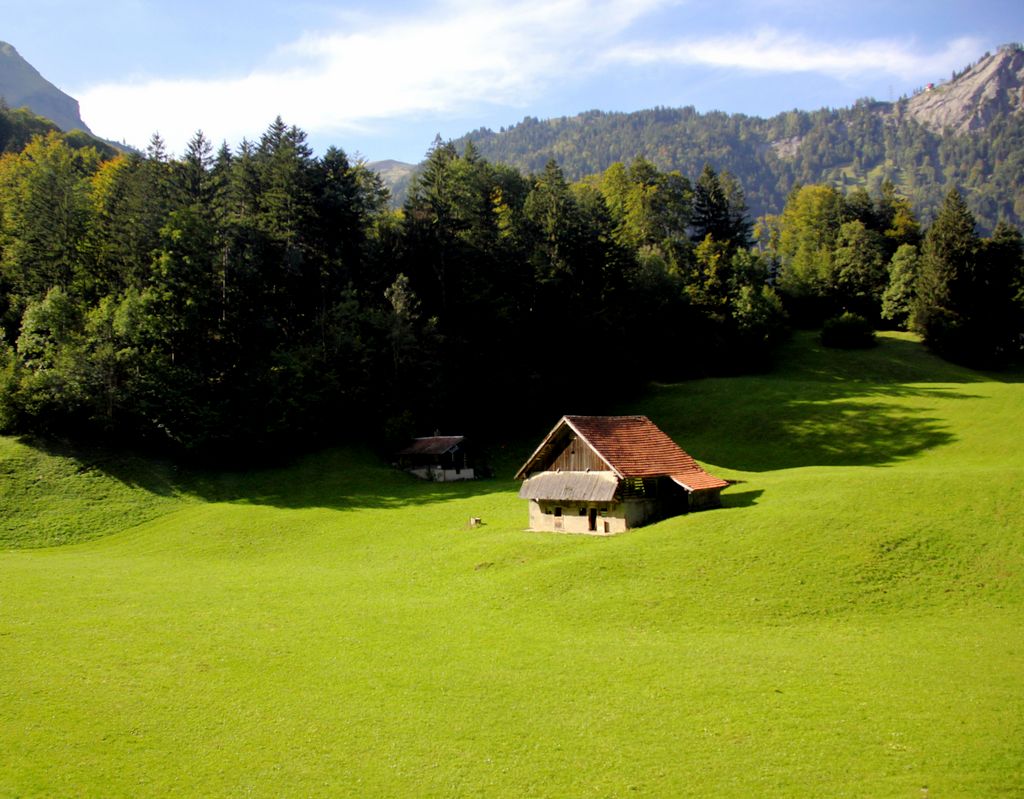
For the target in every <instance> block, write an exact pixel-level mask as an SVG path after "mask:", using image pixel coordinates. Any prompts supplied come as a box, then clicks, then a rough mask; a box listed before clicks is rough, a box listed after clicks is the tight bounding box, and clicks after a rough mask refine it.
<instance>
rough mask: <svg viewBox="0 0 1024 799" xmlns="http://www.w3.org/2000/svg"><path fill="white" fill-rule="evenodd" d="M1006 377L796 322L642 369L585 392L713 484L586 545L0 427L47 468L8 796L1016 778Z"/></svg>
mask: <svg viewBox="0 0 1024 799" xmlns="http://www.w3.org/2000/svg"><path fill="white" fill-rule="evenodd" d="M1017 380H1018V378H1017V377H1015V376H1013V375H1009V376H1007V375H1001V376H987V375H983V374H979V373H975V372H971V371H968V370H963V369H960V368H958V367H954V366H950V365H948V364H945V363H943V362H941V361H938V360H935V359H934V358H932V357H931V356H929V355H928V354H927V353H926V352H925V351H923V350H922V348H921V347H920V346H919V345H918V344H917V343H916V342H914V341H913V340H911V339H909V338H908V337H902V336H896V335H890V336H886V337H884V338H883V339H882V345H881V346H880V347H879V348H877V349H874V350H871V351H865V352H835V351H826V350H822V349H821V348H819V347H817V346H816V345H815V344H814V343H813V340H812V339H811V338H810V337H805V336H801V337H798V338H797V339H796V340H795V341H794V343H793V344H792V345H791V347H790V348H789V350H788V351H787V352H786V353H784V355H783V357H782V359H781V361H780V365H779V368H778V369H777V370H776V371H775V372H773V373H772V374H770V375H765V376H759V377H745V378H730V379H717V380H703V381H695V382H691V383H684V384H679V385H672V386H657V387H654V388H653V389H652V391H651V392H650V394H649V395H648V396H647V397H646V398H645V399H644V400H643V401H642V402H639V403H637V404H635V405H631V406H630V407H628V408H618V409H612V410H618V411H623V412H627V411H628V412H643V413H648V414H649V415H650V416H651V417H652V418H653V419H654V420H655V421H656V422H658V423H659V424H660V425H661V426H663V427H664V428H665V429H666V430H667V431H668V432H670V433H671V434H672V435H673V436H674V437H676V438H677V440H679V441H680V442H681V443H682V444H683V446H684V447H686V448H687V449H688V450H690V451H691V452H692V453H693V454H694V455H696V456H697V457H698V458H699V459H701V460H702V461H703V462H705V463H707V464H708V465H709V466H710V467H712V468H713V470H714V471H716V473H720V474H723V475H724V476H726V477H729V478H731V479H733V480H735V481H737V482H736V484H735V485H733V486H732V487H730V488H729V489H728V491H727V492H726V493H725V495H724V496H725V500H726V507H725V508H723V509H722V510H719V511H713V512H708V513H701V514H694V515H692V516H688V517H681V518H677V519H672V520H669V521H666V522H663V523H661V524H658V525H653V526H651V527H648V528H644V529H641V530H636V531H632V532H630V533H628V534H625V535H622V536H618V537H614V538H611V539H594V538H588V537H574V536H561V535H553V534H551V535H549V534H536V533H526V532H523V530H522V528H523V526H524V524H525V516H526V511H525V508H524V507H523V503H522V502H521V501H520V500H518V499H517V498H516V496H515V490H516V486H515V484H513V483H512V481H511V480H507V479H498V480H490V481H481V482H479V483H476V484H473V485H449V486H445V485H438V484H424V483H419V482H416V481H414V480H412V479H411V478H407V477H406V476H404V475H402V474H398V473H395V472H393V471H392V470H390V469H388V468H387V467H386V466H385V465H383V464H380V463H379V462H378V461H377V460H375V459H374V458H373V457H372V456H371V455H369V454H368V453H365V452H356V451H334V452H328V453H323V454H321V455H317V456H314V457H310V458H308V459H306V460H304V461H302V462H301V463H298V464H296V465H294V466H292V467H289V468H287V469H278V470H268V471H262V472H257V473H253V474H229V475H205V476H197V475H187V476H181V475H177V474H175V473H173V471H166V470H165V467H160V466H158V465H153V464H145V463H139V464H137V465H136V466H137V467H138V468H142V469H143V470H144V471H145V470H148V473H147V476H146V477H145V479H143V478H134V479H133V478H131V476H130V475H131V472H132V471H133V469H134V468H135V467H131V468H129V467H125V466H124V465H122V466H121V468H120V469H119V470H117V469H110V470H108V471H103V470H101V469H97V470H96V471H97V474H96V475H94V476H93V477H91V478H88V479H91V480H94V481H95V482H86V479H85V477H84V476H83V475H79V474H78V473H77V471H78V469H79V467H80V466H81V461H79V460H75V459H74V458H68V457H67V456H66V455H61V454H59V453H49V454H48V453H44V452H41V451H39V450H38V449H34V448H31V447H26V445H23V444H16V443H14V442H11V441H10V440H6V441H4V440H0V441H2V442H3V443H2V446H3V447H5V448H6V449H5V450H0V453H2V454H3V456H4V457H5V458H7V459H10V458H11V457H12V456H11V455H10V454H9V453H11V452H13V453H15V455H16V456H17V457H18V458H22V459H23V460H22V461H20V462H21V463H31V464H32V470H34V471H36V472H39V471H40V470H43V473H44V474H49V473H50V471H51V470H52V474H53V475H56V476H55V477H53V478H52V479H49V481H43V482H40V483H39V484H38V489H37V490H36V491H35V493H33V490H32V483H31V482H28V478H26V477H25V475H26V474H27V472H23V471H22V470H19V469H14V470H11V469H8V471H7V473H6V474H5V475H4V478H3V479H4V481H5V482H7V483H9V484H12V485H13V484H17V485H19V486H20V488H19V489H18V491H17V492H8V493H6V494H4V495H3V496H4V505H3V510H4V511H5V513H7V512H13V513H15V515H17V514H20V516H18V518H20V519H21V521H20V522H19V528H18V529H19V530H20V533H19V534H18V535H17V536H16V537H15V538H10V539H8V542H7V543H8V546H17V547H22V548H21V549H17V550H10V551H7V552H0V742H2V744H3V745H2V750H3V756H2V757H0V795H12V796H129V795H131V796H156V795H168V794H177V795H195V796H200V795H201V796H213V795H232V796H234V795H256V796H309V795H358V796H379V795H384V796H516V797H519V796H552V797H560V796H595V797H597V796H600V797H604V796H705V795H709V796H905V797H915V798H916V797H923V796H930V797H952V796H962V797H983V796H1015V795H1022V794H1024V658H1022V654H1024V633H1022V629H1021V624H1020V621H1021V618H1022V613H1021V611H1022V601H1021V600H1022V595H1024V592H1022V584H1021V575H1022V573H1024V540H1022V539H1024V525H1022V524H1021V521H1020V520H1021V518H1024V498H1022V490H1021V486H1022V478H1024V454H1022V452H1024V449H1022V447H1021V444H1022V443H1024V440H1022V439H1024V433H1022V432H1021V430H1020V429H1019V420H1020V419H1021V418H1022V411H1024V387H1022V385H1021V384H1020V383H1019V382H1017ZM566 410H567V411H569V412H571V411H572V409H566ZM552 422H554V420H552ZM545 432H546V431H545V430H539V431H537V437H538V438H539V437H540V436H541V435H543V433H545ZM534 443H535V442H534V441H524V442H519V444H518V445H517V446H516V447H513V448H512V451H511V452H510V454H508V455H507V456H506V459H507V460H508V461H509V462H510V463H513V462H515V461H517V460H518V459H519V457H520V455H521V456H522V457H525V455H526V454H528V451H529V449H530V448H532V445H533V444H534ZM519 450H522V451H521V452H520V451H519ZM32 459H38V460H32ZM516 465H518V464H516ZM44 466H45V469H44ZM513 468H514V467H513ZM154 470H156V472H155V474H156V475H158V476H159V479H157V478H156V477H154ZM89 473H91V470H90V471H87V472H86V475H87V474H89ZM12 475H13V476H12ZM161 486H163V487H162V488H161ZM50 492H59V493H60V496H59V497H48V494H49V493H50ZM105 498H108V499H109V501H105ZM58 499H59V501H60V503H62V504H61V505H60V508H62V510H57V511H55V512H54V516H53V518H51V519H50V520H49V521H46V517H41V518H42V521H40V523H39V525H38V527H37V528H33V526H32V522H31V518H33V512H34V511H33V509H34V508H43V507H47V506H48V503H50V502H51V501H53V502H54V503H56V501H57V500H58ZM119 503H120V504H119ZM49 506H50V507H53V506H54V505H49ZM76 507H82V508H84V509H86V511H88V512H87V513H85V515H82V516H81V517H79V516H78V515H76V511H75V508H76ZM117 508H120V510H117ZM89 513H91V514H92V515H91V516H90V515H89ZM119 515H120V516H121V517H123V520H124V521H123V524H122V525H120V526H119V525H118V523H117V521H116V520H117V517H118V516H119ZM470 516H482V517H483V518H484V520H485V521H486V525H485V526H484V527H482V528H478V529H473V530H471V529H469V528H468V527H467V524H466V522H467V520H468V518H469V517H470ZM61 517H63V518H64V519H65V521H64V522H63V523H61V524H57V523H56V522H55V521H54V519H59V518H61ZM5 518H6V516H5ZM78 518H81V519H82V522H81V524H80V525H79V524H78V522H76V521H75V519H78ZM90 519H91V521H90ZM56 529H60V530H61V531H62V532H61V533H60V534H59V535H57V534H56V533H54V532H53V531H54V530H56ZM116 529H120V530H121V531H120V532H117V533H116V534H109V533H111V532H112V531H113V530H116ZM33 530H35V532H33ZM102 533H108V534H107V535H103V536H102V537H98V538H97V537H95V536H98V535H101V534H102ZM76 537H80V538H83V539H89V538H91V539H92V540H82V541H80V542H79V543H74V544H69V545H64V546H60V547H51V548H36V549H32V548H28V547H30V546H31V545H36V544H45V543H49V542H50V541H53V540H67V541H70V540H73V539H75V538H76Z"/></svg>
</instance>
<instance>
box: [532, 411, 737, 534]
mask: <svg viewBox="0 0 1024 799" xmlns="http://www.w3.org/2000/svg"><path fill="white" fill-rule="evenodd" d="M516 479H520V480H523V481H524V482H523V485H522V488H521V489H520V491H519V496H520V497H521V498H522V499H526V500H529V503H530V529H531V530H558V531H562V532H566V533H590V534H596V535H606V534H611V533H620V532H623V531H624V530H628V529H630V528H631V527H640V526H641V525H644V524H649V523H651V522H655V521H658V520H660V519H665V518H668V517H669V516H677V515H679V514H681V513H688V512H689V511H696V510H704V509H706V508H717V507H719V506H720V505H721V497H720V494H721V491H722V489H723V488H725V487H726V486H727V485H728V483H727V482H726V481H725V480H722V479H720V478H718V477H715V476H714V475H711V474H708V473H707V472H706V471H704V470H703V469H702V468H701V467H700V466H698V465H697V462H696V461H695V460H694V459H693V458H691V457H690V456H689V455H687V454H686V453H685V452H683V450H681V449H680V448H679V446H678V445H677V444H676V443H675V442H674V441H673V440H672V439H671V438H669V437H668V436H667V435H665V433H663V432H662V431H661V430H659V429H658V427H656V426H655V424H654V423H653V422H652V421H651V420H650V419H648V418H647V417H646V416H563V417H562V418H561V419H560V420H559V421H558V424H556V425H555V427H554V429H552V431H551V432H550V433H548V435H547V437H546V438H545V439H544V440H543V441H542V442H541V444H540V446H539V447H537V449H536V450H535V451H534V453H533V455H531V456H530V459H529V460H528V461H526V463H525V464H523V467H522V468H521V469H520V470H519V472H518V473H517V474H516Z"/></svg>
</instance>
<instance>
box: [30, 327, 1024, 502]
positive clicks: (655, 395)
mask: <svg viewBox="0 0 1024 799" xmlns="http://www.w3.org/2000/svg"><path fill="white" fill-rule="evenodd" d="M1022 377H1024V375H1021V374H1020V373H1019V372H1018V373H1011V374H1002V373H1000V374H997V375H990V374H986V373H980V372H975V371H972V370H970V369H966V368H964V367H960V366H956V365H954V364H950V363H948V362H946V361H942V360H940V359H938V358H936V357H935V356H933V355H931V354H930V353H929V352H928V351H927V350H926V349H925V348H924V347H923V346H922V345H921V344H920V343H918V342H917V341H915V340H913V339H911V338H910V337H908V336H906V335H901V334H885V335H883V336H882V337H881V339H880V344H879V346H878V347H875V348H873V349H870V350H860V351H857V350H853V351H843V350H829V349H825V348H823V347H821V346H820V344H818V343H817V340H816V338H814V334H812V333H797V334H796V335H795V336H794V340H793V341H792V342H790V343H789V344H788V345H787V347H786V349H785V350H784V352H783V353H782V354H781V355H780V358H779V367H778V368H777V369H776V371H774V372H772V373H770V374H766V375H758V376H747V377H733V378H715V379H708V380H695V381H691V382H687V383H679V384H673V385H655V386H653V387H652V388H651V389H650V391H649V392H648V393H647V394H645V395H644V396H643V397H642V398H641V399H639V400H638V401H636V402H635V403H632V404H630V405H629V406H628V407H621V408H619V409H618V412H620V413H645V414H647V415H648V416H650V417H651V418H652V420H654V422H655V423H656V424H658V425H659V426H660V427H661V428H662V429H664V430H665V431H666V432H667V433H668V434H669V435H670V436H672V437H673V438H674V439H675V440H676V441H677V442H678V443H679V444H680V445H681V446H682V447H683V448H684V449H686V450H688V451H689V452H690V453H691V454H693V455H694V456H695V457H697V458H699V459H700V460H702V461H705V462H708V463H712V464H715V465H717V466H720V467H723V468H728V469H735V470H739V471H751V472H760V471H771V470H776V469H785V468H793V467H800V466H868V465H886V464H892V463H896V462H899V461H900V460H903V459H906V458H910V457H913V456H915V455H917V454H919V453H922V452H924V451H927V450H929V449H933V448H935V447H941V446H944V445H947V444H950V443H952V442H953V441H955V440H956V434H955V430H954V429H953V428H952V426H951V425H950V423H949V422H948V420H946V419H944V418H943V416H942V414H941V408H940V406H941V405H942V404H943V403H948V402H950V401H954V400H956V401H964V400H969V399H973V398H976V397H975V395H973V394H971V393H969V392H968V391H965V389H964V385H966V384H970V383H982V382H992V381H1001V382H1020V381H1021V379H1022ZM565 412H566V413H572V412H573V409H571V408H566V409H565ZM608 412H614V409H612V408H609V410H608ZM546 432H547V431H546V430H537V433H536V437H535V439H532V440H530V441H516V442H512V443H511V444H510V445H509V451H508V452H506V453H503V454H502V459H501V462H502V464H503V465H505V461H508V463H513V462H515V463H516V465H518V463H521V462H522V459H524V458H525V457H526V455H528V454H529V452H530V451H531V450H532V448H533V446H535V445H536V443H537V441H539V440H540V438H541V437H542V436H543V435H544V433H546ZM25 443H26V444H28V445H29V446H32V447H35V448H36V449H39V450H42V451H45V452H47V453H49V454H52V455H56V456H61V457H65V458H69V459H71V460H72V462H74V463H76V464H77V465H76V468H78V469H79V470H80V471H86V470H89V469H99V470H101V471H103V472H105V473H107V474H109V475H111V476H112V477H114V478H116V479H118V480H120V481H122V482H123V483H125V484H127V485H129V486H133V487H137V488H139V489H141V490H145V491H149V492H152V493H154V494H158V495H161V496H191V497H197V498H200V499H202V500H205V501H210V502H238V503H251V504H258V505H272V506H275V507H282V508H310V507H323V508H332V509H339V510H340V509H354V508H397V507H405V506H412V505H425V504H428V503H434V502H443V501H448V500H453V499H467V498H471V497H482V496H486V495H489V494H496V493H507V492H509V491H514V490H515V489H516V484H515V483H513V482H512V481H511V472H512V467H509V470H508V474H507V475H506V474H505V471H504V470H502V471H500V472H499V479H491V480H480V481H472V482H460V483H429V482H424V481H421V480H418V479H416V478H414V477H411V476H410V475H407V474H405V473H404V472H400V471H398V470H397V469H393V468H391V467H390V466H389V465H387V464H386V463H384V462H383V461H382V460H381V459H380V458H379V457H378V456H377V455H376V454H375V453H373V452H372V451H370V450H369V449H356V448H339V449H334V450H329V451H325V452H321V453H317V454H313V455H309V456H306V457H303V458H299V459H297V460H295V461H293V462H292V463H289V464H287V465H284V466H281V467H279V468H259V469H253V470H250V471H212V470H211V471H203V470H202V469H195V468H185V467H180V466H176V465H175V464H173V463H170V462H167V461H160V460H153V459H150V458H142V457H136V456H131V455H124V454H117V453H110V452H106V451H103V450H100V449H96V448H93V449H83V448H76V447H73V446H71V445H67V444H61V443H54V442H44V441H38V440H25ZM520 450H521V451H522V454H521V457H519V456H518V455H517V453H518V452H519V451H520ZM505 477H508V478H509V479H508V480H506V479H502V478H505ZM759 496H760V492H758V491H737V492H736V493H731V492H728V491H727V492H725V493H724V494H723V500H724V501H725V505H726V507H746V506H748V505H752V504H755V503H756V502H757V500H758V497H759Z"/></svg>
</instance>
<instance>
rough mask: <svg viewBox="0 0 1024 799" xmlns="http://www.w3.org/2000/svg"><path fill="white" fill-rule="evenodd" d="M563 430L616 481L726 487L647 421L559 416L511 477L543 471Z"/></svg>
mask: <svg viewBox="0 0 1024 799" xmlns="http://www.w3.org/2000/svg"><path fill="white" fill-rule="evenodd" d="M566 429H569V430H572V431H573V432H575V433H576V435H577V436H579V437H580V438H581V439H583V440H584V441H585V442H586V443H587V444H588V445H589V446H590V447H591V449H593V450H594V452H595V453H597V455H598V457H599V458H601V460H602V461H604V462H605V463H606V464H608V467H609V468H610V469H611V470H612V471H613V472H615V474H616V475H617V476H618V477H619V478H627V477H662V476H668V477H671V478H672V479H673V480H675V482H677V483H679V484H680V485H681V486H683V487H684V488H687V489H689V490H691V491H702V490H708V489H720V488H725V486H727V485H728V483H727V482H726V481H725V480H722V479H721V478H719V477H715V476H714V475H711V474H708V473H707V472H706V471H704V470H703V469H702V468H701V467H700V466H698V465H697V462H696V461H695V460H694V459H693V458H692V457H690V455H688V454H687V453H685V452H684V451H683V450H682V449H680V448H679V445H678V444H676V443H675V442H674V441H673V440H672V439H671V438H669V437H668V436H667V435H666V434H665V433H664V432H662V431H661V430H660V429H659V428H658V427H657V426H656V425H655V424H654V422H652V421H651V420H650V419H648V418H647V417H646V416H563V417H562V418H561V419H560V420H559V421H558V424H556V425H555V426H554V428H552V430H551V432H550V433H548V435H547V437H545V439H544V440H543V441H542V442H541V444H540V446H539V447H537V449H536V450H534V452H533V454H532V455H531V456H530V458H529V460H527V461H526V463H525V464H523V467H522V468H521V469H520V470H519V471H518V472H517V473H516V478H520V479H521V478H525V477H528V476H529V474H530V472H532V471H536V470H539V469H543V468H544V465H545V462H550V458H551V456H552V454H553V453H554V451H555V444H556V442H557V440H558V439H559V438H560V437H561V435H562V434H563V433H564V431H565V430H566Z"/></svg>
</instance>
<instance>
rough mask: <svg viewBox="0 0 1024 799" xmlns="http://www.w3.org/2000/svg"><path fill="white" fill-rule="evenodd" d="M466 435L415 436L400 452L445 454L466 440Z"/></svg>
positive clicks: (404, 453) (407, 453)
mask: <svg viewBox="0 0 1024 799" xmlns="http://www.w3.org/2000/svg"><path fill="white" fill-rule="evenodd" d="M465 438H466V437H465V436H425V437H423V438H414V439H413V440H412V443H411V444H410V445H409V446H408V447H406V448H405V449H403V450H400V451H399V452H398V454H399V455H444V454H445V453H446V452H451V451H452V450H453V449H455V448H456V447H457V446H458V445H459V444H461V443H462V442H463V441H464V440H465Z"/></svg>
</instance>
